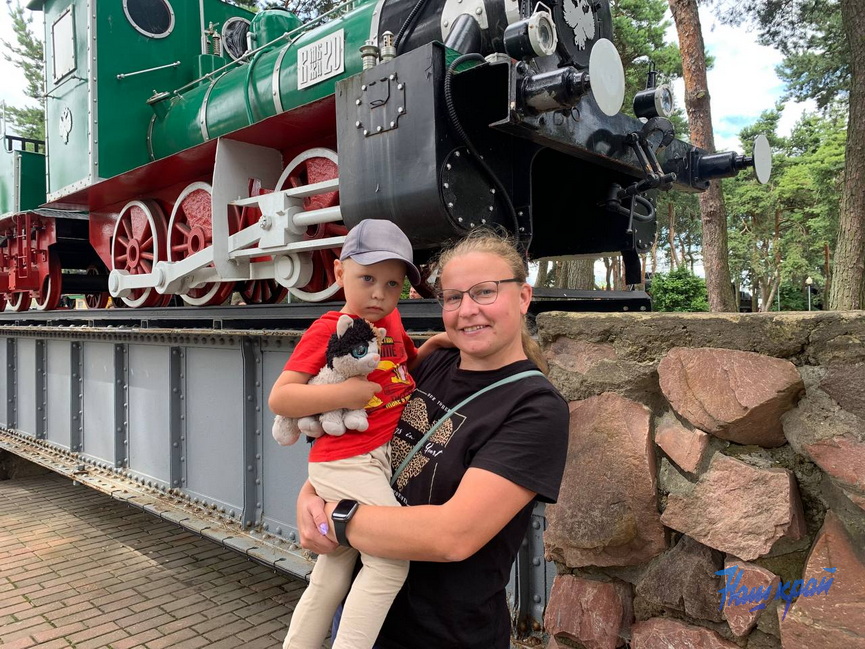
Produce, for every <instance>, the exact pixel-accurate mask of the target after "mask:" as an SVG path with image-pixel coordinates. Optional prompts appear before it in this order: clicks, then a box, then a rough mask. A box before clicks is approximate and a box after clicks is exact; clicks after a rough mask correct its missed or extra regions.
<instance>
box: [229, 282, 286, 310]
mask: <svg viewBox="0 0 865 649" xmlns="http://www.w3.org/2000/svg"><path fill="white" fill-rule="evenodd" d="M238 286H239V287H240V288H239V289H238V291H239V292H240V296H241V297H242V298H243V301H244V302H246V303H247V304H277V303H279V302H283V301H284V300H285V298H286V296H287V295H288V289H287V288H285V287H284V286H280V285H279V284H278V283H277V281H276V280H275V279H252V280H249V281H248V282H244V283H243V284H238Z"/></svg>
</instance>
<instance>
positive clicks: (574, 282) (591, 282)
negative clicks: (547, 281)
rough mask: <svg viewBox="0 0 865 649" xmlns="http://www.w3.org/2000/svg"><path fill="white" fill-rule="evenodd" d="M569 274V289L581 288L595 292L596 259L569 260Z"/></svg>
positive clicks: (567, 265)
mask: <svg viewBox="0 0 865 649" xmlns="http://www.w3.org/2000/svg"><path fill="white" fill-rule="evenodd" d="M565 265H566V267H567V274H568V286H567V288H579V289H586V290H589V291H591V290H594V288H595V260H594V259H569V260H568V261H567V262H566V264H565Z"/></svg>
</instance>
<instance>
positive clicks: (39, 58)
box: [0, 0, 45, 140]
mask: <svg viewBox="0 0 865 649" xmlns="http://www.w3.org/2000/svg"><path fill="white" fill-rule="evenodd" d="M9 17H10V18H11V19H12V26H13V29H14V30H15V44H11V43H8V42H7V41H5V40H2V39H0V43H2V44H3V58H5V59H6V60H7V61H9V62H11V63H12V64H13V65H15V67H17V68H19V69H21V71H22V72H24V78H25V79H26V80H27V87H26V88H25V90H24V92H25V94H26V95H27V96H28V97H31V98H33V99H35V100H36V103H37V105H36V106H25V107H17V106H7V107H6V119H7V121H8V122H9V124H10V125H11V126H13V127H15V130H16V131H17V132H18V134H19V135H21V136H22V137H26V138H31V139H34V140H44V139H45V97H44V94H45V64H44V57H43V45H42V41H41V40H39V39H38V38H37V37H36V36H35V35H34V34H33V32H32V31H31V25H32V22H33V18H32V16H31V15H29V14H28V15H25V13H24V8H23V7H22V6H21V3H20V0H19V1H18V2H16V3H15V4H11V3H10V4H9Z"/></svg>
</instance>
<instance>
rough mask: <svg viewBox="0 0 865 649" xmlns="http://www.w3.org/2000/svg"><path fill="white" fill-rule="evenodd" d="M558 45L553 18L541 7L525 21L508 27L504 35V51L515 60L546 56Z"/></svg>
mask: <svg viewBox="0 0 865 649" xmlns="http://www.w3.org/2000/svg"><path fill="white" fill-rule="evenodd" d="M558 43H559V37H558V35H557V33H556V25H555V23H554V22H553V17H552V15H551V14H550V12H549V10H548V9H547V8H546V7H544V6H543V5H538V9H536V10H535V13H533V14H532V15H531V16H529V17H528V18H526V19H525V20H520V21H517V22H515V23H512V24H510V25H508V26H507V28H506V29H505V33H504V45H505V51H506V52H507V53H508V55H509V56H510V57H511V58H514V59H517V60H521V59H530V58H533V57H535V56H548V55H550V54H552V53H553V52H555V51H556V45H558Z"/></svg>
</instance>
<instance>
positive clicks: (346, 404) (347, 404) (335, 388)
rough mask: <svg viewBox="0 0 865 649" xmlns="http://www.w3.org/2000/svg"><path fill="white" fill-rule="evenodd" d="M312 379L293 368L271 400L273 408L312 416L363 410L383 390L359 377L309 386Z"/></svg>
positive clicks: (279, 412)
mask: <svg viewBox="0 0 865 649" xmlns="http://www.w3.org/2000/svg"><path fill="white" fill-rule="evenodd" d="M311 378H312V376H311V375H310V374H306V373H305V372H295V371H292V370H285V371H284V372H283V373H282V374H280V375H279V377H278V378H277V379H276V383H274V384H273V388H272V389H271V390H270V398H269V399H268V400H267V405H268V406H270V409H271V411H273V413H274V414H277V415H282V416H283V417H308V416H310V415H317V414H319V413H322V412H328V411H330V410H337V409H338V408H349V409H352V410H359V409H361V408H363V407H364V406H365V405H366V404H367V403H369V400H370V399H372V397H373V396H374V395H375V393H376V392H378V391H380V390H381V386H380V385H379V384H378V383H373V382H371V381H367V380H366V379H365V378H363V377H358V376H354V377H352V378H350V379H347V380H346V381H343V382H342V383H332V384H330V385H323V384H322V385H309V380H310V379H311Z"/></svg>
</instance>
